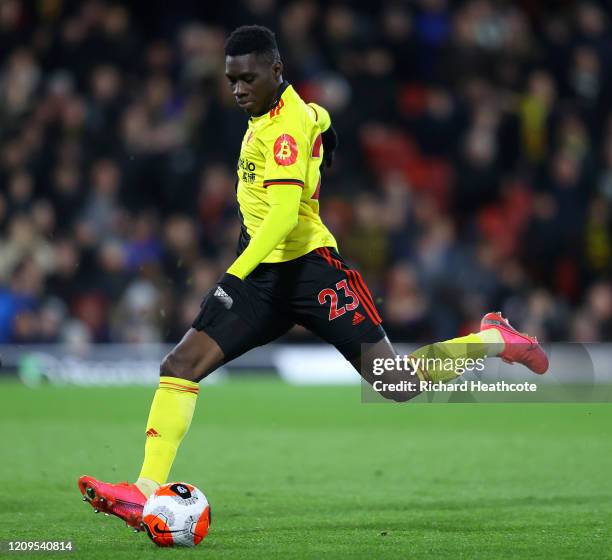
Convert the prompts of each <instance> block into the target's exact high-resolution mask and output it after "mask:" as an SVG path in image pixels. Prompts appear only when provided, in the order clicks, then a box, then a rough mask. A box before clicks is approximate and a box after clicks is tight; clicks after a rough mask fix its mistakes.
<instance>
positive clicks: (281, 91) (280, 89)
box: [249, 80, 290, 122]
mask: <svg viewBox="0 0 612 560" xmlns="http://www.w3.org/2000/svg"><path fill="white" fill-rule="evenodd" d="M289 86H290V84H289V82H288V81H287V80H283V83H282V84H281V85H280V86H279V87H278V91H277V92H276V96H275V97H274V101H273V102H272V104H271V105H270V106H269V107H268V108H267V109H266V110H265V112H264V113H262V114H261V115H257V116H254V117H250V119H249V120H251V121H253V122H255V121H258V120H259V119H261V118H262V117H265V116H266V115H267V114H268V113H270V111H271V110H272V109H274V107H276V106H277V105H278V104H279V103H280V100H281V97H282V96H283V94H284V93H285V91H286V90H287V88H288V87H289Z"/></svg>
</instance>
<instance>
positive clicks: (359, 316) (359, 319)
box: [353, 311, 365, 325]
mask: <svg viewBox="0 0 612 560" xmlns="http://www.w3.org/2000/svg"><path fill="white" fill-rule="evenodd" d="M364 319H365V317H364V316H363V315H362V314H361V313H359V311H355V315H353V325H358V324H359V323H361V322H362V321H363V320H364Z"/></svg>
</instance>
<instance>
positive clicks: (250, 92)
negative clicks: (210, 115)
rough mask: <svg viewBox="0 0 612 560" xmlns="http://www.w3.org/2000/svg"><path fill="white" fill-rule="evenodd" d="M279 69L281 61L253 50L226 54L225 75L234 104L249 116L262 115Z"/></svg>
mask: <svg viewBox="0 0 612 560" xmlns="http://www.w3.org/2000/svg"><path fill="white" fill-rule="evenodd" d="M282 70H283V65H282V63H280V62H273V63H271V62H270V61H269V60H266V59H265V57H262V56H257V55H256V54H255V53H250V54H243V55H240V56H226V57H225V75H226V76H227V79H228V81H229V84H230V87H231V88H232V93H233V94H234V97H235V99H236V103H238V106H239V107H240V108H241V109H244V110H245V111H246V112H247V113H249V115H262V114H263V113H265V112H266V111H267V110H268V109H269V108H270V105H272V102H273V101H274V96H275V95H276V91H277V90H278V86H279V84H280V83H281V82H282V78H281V75H282Z"/></svg>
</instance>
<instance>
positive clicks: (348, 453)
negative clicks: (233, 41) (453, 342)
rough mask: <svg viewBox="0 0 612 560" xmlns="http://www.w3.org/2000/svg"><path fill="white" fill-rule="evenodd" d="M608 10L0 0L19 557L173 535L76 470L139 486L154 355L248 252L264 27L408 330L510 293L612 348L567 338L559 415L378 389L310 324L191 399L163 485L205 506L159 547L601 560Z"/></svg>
mask: <svg viewBox="0 0 612 560" xmlns="http://www.w3.org/2000/svg"><path fill="white" fill-rule="evenodd" d="M611 17H612V12H611V8H610V7H609V4H607V3H604V2H597V3H595V2H572V1H558V2H552V1H551V2H536V1H528V0H524V1H520V2H501V1H500V2H493V1H486V0H472V1H470V0H468V1H463V2H451V1H450V0H448V1H445V0H413V1H388V2H387V1H382V2H362V1H359V2H357V1H353V2H313V1H310V2H309V1H299V0H298V1H292V2H281V1H275V0H244V1H238V0H234V1H230V0H225V1H223V2H205V1H196V0H192V1H185V0H173V1H172V2H163V1H162V0H153V1H148V2H112V1H96V0H94V1H88V0H85V1H82V2H79V1H62V0H0V360H1V361H2V363H1V364H0V438H1V440H2V443H3V451H2V461H0V553H2V552H6V551H7V550H6V543H7V541H8V540H9V539H10V540H14V539H23V540H29V541H40V540H47V541H49V540H54V541H57V540H72V542H73V544H74V547H75V550H76V554H75V552H72V553H66V554H61V553H54V557H57V558H67V559H70V558H88V559H90V558H91V559H94V560H97V559H107V558H111V557H112V558H113V560H119V559H123V558H125V559H126V560H127V559H133V558H135V557H138V558H156V559H157V560H159V555H160V553H161V554H163V551H160V550H155V548H154V546H153V545H152V544H151V543H150V542H149V541H148V539H147V538H146V537H145V536H144V535H142V534H141V535H134V534H132V533H131V532H129V531H128V530H126V529H125V527H124V526H123V525H122V524H121V523H119V522H118V520H117V519H114V518H103V519H100V516H95V515H92V513H91V508H90V507H89V506H88V505H87V504H83V502H82V501H81V500H80V498H81V496H80V494H79V492H78V491H77V488H76V480H77V477H78V476H79V475H81V474H85V473H87V474H91V475H93V476H96V477H99V478H100V479H102V480H109V481H120V480H125V479H127V480H133V479H134V477H136V476H137V473H138V472H139V468H140V465H141V459H142V445H143V441H144V433H143V432H144V424H145V419H146V414H147V411H148V410H149V406H150V403H151V397H152V395H153V387H154V385H155V384H156V382H157V378H158V367H159V362H160V360H161V358H162V356H163V355H164V352H166V351H167V350H168V349H169V347H170V346H171V344H172V343H174V342H176V340H178V338H179V337H180V336H181V335H182V334H183V332H184V331H185V329H186V328H187V326H188V325H189V324H190V323H191V320H192V319H193V317H194V315H195V313H196V311H197V310H198V306H199V302H200V298H201V296H202V294H203V293H204V292H205V291H206V290H207V289H208V288H209V287H210V286H211V285H213V284H214V282H215V280H216V279H217V278H218V277H219V276H220V275H221V273H222V272H223V271H224V270H225V267H226V266H227V265H228V264H229V263H230V262H231V261H232V259H233V257H234V254H235V247H236V241H237V236H238V220H237V213H236V205H235V198H234V169H235V163H236V157H237V155H238V146H239V143H240V140H241V137H242V134H243V130H244V127H245V124H246V117H245V115H243V114H242V113H241V112H240V111H239V110H238V109H237V108H236V107H235V106H234V101H233V99H232V97H231V95H230V92H229V88H228V87H227V84H226V83H225V79H224V78H223V41H224V38H225V36H226V34H227V33H228V31H230V30H231V29H232V28H233V27H235V26H237V25H240V24H243V23H254V22H255V23H263V24H266V25H269V26H270V27H272V28H273V29H275V30H276V32H277V37H278V40H279V43H280V47H281V51H282V55H283V58H284V61H285V65H286V77H287V78H288V79H289V80H290V81H291V82H292V83H293V84H294V85H295V86H296V87H297V88H298V90H299V91H300V92H301V93H302V94H303V95H304V97H306V98H307V99H308V100H317V101H318V102H320V103H321V104H323V105H325V106H326V107H327V108H328V109H329V110H330V112H331V114H332V117H333V120H334V124H335V126H336V128H337V129H338V132H339V135H340V148H339V152H338V154H337V158H336V163H335V166H334V168H333V169H332V170H331V171H326V172H325V174H324V177H323V185H322V190H321V204H322V213H323V217H324V220H325V221H326V223H327V224H328V225H329V226H330V228H331V229H332V230H333V232H334V233H335V234H336V236H337V238H338V241H339V243H340V248H341V251H342V253H343V254H344V256H345V257H346V258H347V259H348V260H350V261H351V262H352V264H354V265H355V266H357V267H359V269H360V270H361V271H362V272H363V274H364V276H365V278H366V280H367V282H368V284H369V285H370V287H371V289H372V291H373V292H374V296H375V298H377V302H378V306H379V309H380V311H381V314H382V315H383V317H384V320H385V326H386V327H387V329H388V331H389V333H390V335H391V336H392V338H393V340H394V341H403V342H410V343H412V344H419V343H422V342H431V341H432V340H434V339H441V338H448V337H451V336H454V335H457V334H463V333H465V332H468V331H470V330H474V329H476V328H477V324H478V320H479V318H480V315H481V314H482V313H483V312H484V311H489V310H492V309H500V310H502V311H503V312H504V313H505V314H506V315H507V316H509V318H510V320H511V321H512V322H513V323H514V324H515V325H516V326H518V327H519V328H521V329H524V330H527V331H529V332H530V333H532V334H536V335H537V336H538V337H539V338H540V339H542V340H544V341H546V342H550V343H551V344H556V343H555V342H554V341H561V340H570V341H576V342H598V341H601V342H604V344H596V345H586V344H585V345H575V344H566V345H561V344H560V343H559V344H557V345H556V346H555V347H554V351H553V352H552V354H551V357H552V360H553V361H552V363H553V366H554V367H553V368H552V370H554V371H551V372H549V373H548V374H547V375H545V376H542V378H539V377H538V378H537V381H538V382H539V381H540V379H542V384H541V385H540V386H539V388H538V391H540V389H543V388H544V385H546V387H547V388H550V390H551V391H553V393H554V394H553V395H552V398H551V399H550V400H553V401H555V402H557V403H558V402H560V401H562V402H564V403H565V404H554V403H547V404H544V403H542V402H540V401H542V400H546V399H541V398H540V394H541V392H540V393H538V394H537V395H535V397H536V398H535V400H536V401H538V402H539V404H538V403H535V402H533V399H532V400H531V402H528V403H517V402H513V403H505V404H500V403H496V404H488V403H486V402H478V403H474V402H473V401H474V400H479V401H482V400H484V399H483V398H482V396H476V397H474V396H473V395H470V394H468V395H467V396H466V397H465V398H459V399H455V398H453V397H449V398H448V399H441V398H438V395H436V397H435V398H434V400H433V402H432V403H430V404H427V405H419V404H417V403H410V404H408V405H406V406H395V405H376V404H371V405H370V404H362V399H360V394H359V388H358V387H355V386H351V385H346V386H345V385H340V383H344V382H352V383H358V379H359V378H358V376H357V375H356V374H355V372H354V371H352V370H351V368H350V366H348V365H347V363H346V362H345V361H344V360H343V359H342V357H341V356H340V355H339V354H338V353H337V352H336V351H335V350H334V349H333V348H331V347H326V346H323V345H317V346H314V345H313V344H308V345H305V344H294V343H296V342H297V343H303V342H314V340H313V339H312V338H311V337H310V336H309V335H307V333H305V332H303V331H299V330H296V331H294V332H292V333H290V334H289V336H288V337H287V338H286V339H285V340H284V341H283V342H288V343H291V344H290V345H286V344H282V345H281V344H277V345H273V346H268V347H266V348H265V349H263V350H261V351H259V352H257V350H254V351H252V352H251V353H249V354H247V355H246V356H244V357H243V359H242V360H237V361H236V362H235V363H237V364H238V365H237V367H236V369H231V370H229V375H225V372H217V373H215V374H214V375H212V376H211V377H210V378H209V380H207V381H206V382H205V387H202V391H201V394H200V397H199V400H198V405H197V407H198V410H197V412H196V414H195V416H194V419H193V422H192V425H191V428H190V432H189V434H188V436H187V437H186V438H185V441H184V442H183V444H182V446H181V450H180V453H179V455H178V457H177V460H176V463H175V465H174V468H173V472H172V476H173V478H177V479H178V478H180V479H182V480H185V481H189V482H192V483H194V484H196V485H197V486H199V487H201V488H202V489H203V490H204V491H205V493H206V495H207V496H208V498H209V500H210V502H211V504H212V507H213V511H214V514H213V525H212V530H211V533H210V535H209V536H208V537H207V538H206V540H205V541H204V544H203V545H202V547H200V548H199V549H196V550H183V551H169V552H174V553H175V554H179V555H181V556H187V555H189V554H190V553H194V554H197V555H201V554H205V555H206V556H207V557H208V558H231V559H232V560H235V559H237V558H240V559H246V558H249V559H257V560H259V559H261V558H275V557H278V558H299V559H303V558H313V559H314V558H316V559H319V558H350V559H351V560H354V559H356V558H364V559H370V558H381V559H383V558H394V559H395V558H408V557H409V558H415V559H416V558H427V559H430V558H436V559H438V558H440V559H442V558H448V559H449V560H450V559H452V560H456V559H457V558H486V559H487V560H489V559H491V558H530V559H549V558H568V559H570V558H571V559H575V558H607V557H609V556H610V543H611V542H612V535H611V532H610V531H611V529H610V528H611V527H612V490H611V486H610V480H609V473H610V472H612V453H611V448H610V441H611V438H612V422H611V421H610V420H611V409H610V405H609V402H611V401H612V370H611V369H610V363H612V360H611V359H610V355H611V352H612V345H610V344H609V342H610V339H611V334H612V333H611V329H612V289H611V287H610V284H609V280H610V276H609V274H610V259H611V251H612V238H611V235H612V232H611V230H610V201H611V200H612V121H611V120H610V115H611V110H612V107H611V104H612V101H611V99H612V98H611V96H610V93H611V89H610V86H611V84H612V82H611V79H612V76H611V75H610V68H612V65H611V64H610V63H611V57H612V33H611V29H610V25H611V21H612V20H611ZM90 342H91V343H100V344H90ZM58 343H59V344H58ZM546 348H547V350H549V348H550V345H549V346H547V347H546ZM343 367H344V368H345V369H344V370H343V369H342V368H343ZM255 369H257V370H258V373H260V375H251V374H252V373H253V372H254V370H255ZM241 370H242V371H243V372H244V373H245V374H244V375H239V374H238V373H241ZM489 370H490V371H489ZM271 371H274V372H275V373H277V374H278V375H274V376H269V375H265V372H268V373H269V372H271ZM16 372H18V373H19V374H20V379H19V380H18V379H16V378H15V377H14V376H13V375H4V374H14V373H16ZM487 373H488V374H489V373H490V375H491V376H492V378H493V379H492V380H496V379H504V380H506V379H509V380H517V379H519V378H520V377H521V376H523V375H529V377H525V379H529V380H530V381H535V380H536V378H535V376H533V375H530V374H529V372H527V370H525V368H521V367H514V368H512V367H510V366H506V365H504V364H500V361H499V360H490V361H489V362H488V364H487ZM44 375H46V379H48V380H50V381H51V383H41V380H43V379H45V377H44ZM330 382H331V383H332V385H330V384H329V383H330ZM576 382H578V383H582V384H583V385H586V387H582V388H580V387H574V385H573V384H574V383H576ZM305 383H311V384H313V385H312V386H305V385H304V384H305ZM325 383H327V385H326V386H323V385H324V384H325ZM138 384H140V385H143V384H144V385H147V386H144V387H143V386H137V385H138ZM105 385H115V386H111V387H108V386H105ZM116 385H121V387H118V386H116ZM130 385H131V386H130ZM296 385H298V386H296ZM362 397H363V395H362ZM423 397H426V398H429V397H430V395H429V394H425V395H423ZM493 397H494V398H493V400H495V398H496V397H495V395H493ZM510 397H511V395H508V394H505V395H504V394H502V395H501V396H500V397H499V399H502V400H504V401H509V400H512V399H511V398H510ZM364 400H365V399H364ZM444 400H452V401H453V404H438V403H442V402H444ZM457 400H459V401H464V402H463V404H462V403H459V402H456V401H457ZM465 401H469V403H468V402H465ZM568 401H569V402H571V403H572V404H569V403H568ZM594 401H606V402H605V403H604V404H597V403H596V402H594ZM35 556H36V557H38V556H39V555H38V554H36V555H35ZM35 556H34V555H31V557H35ZM23 557H30V556H29V555H27V554H23Z"/></svg>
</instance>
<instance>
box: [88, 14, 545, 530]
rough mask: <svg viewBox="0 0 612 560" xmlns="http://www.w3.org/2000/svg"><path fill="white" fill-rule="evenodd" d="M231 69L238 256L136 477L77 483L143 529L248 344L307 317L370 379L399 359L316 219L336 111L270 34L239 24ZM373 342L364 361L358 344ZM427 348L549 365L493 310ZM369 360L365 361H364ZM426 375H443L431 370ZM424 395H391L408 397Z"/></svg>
mask: <svg viewBox="0 0 612 560" xmlns="http://www.w3.org/2000/svg"><path fill="white" fill-rule="evenodd" d="M225 54H226V61H225V74H226V76H227V80H228V82H229V86H230V87H231V89H232V93H233V94H234V97H235V98H236V102H237V104H238V105H239V106H240V107H241V108H242V109H243V110H244V111H246V112H247V113H248V114H249V115H250V118H249V122H248V127H247V130H246V132H245V135H244V139H243V141H242V146H241V148H240V157H239V160H238V165H237V175H238V181H237V188H236V195H237V199H238V205H239V207H240V216H241V219H242V230H241V233H240V239H239V244H238V253H239V256H238V258H237V259H236V260H235V261H234V263H233V264H232V265H231V266H230V267H229V269H228V270H227V272H226V273H225V274H224V275H223V276H222V277H221V279H220V280H219V282H218V283H217V285H216V286H215V287H214V288H213V289H212V290H210V292H209V293H208V294H207V295H206V296H205V297H204V300H203V302H202V306H201V310H200V312H199V314H198V316H197V317H196V318H195V320H194V322H193V325H192V328H190V329H189V331H188V332H187V333H186V334H185V336H184V337H183V339H182V340H181V341H180V342H179V343H178V345H177V346H176V347H175V348H174V349H173V350H172V351H171V352H170V353H169V354H168V356H166V357H165V358H164V360H163V362H162V364H161V368H160V381H159V387H158V388H157V391H156V393H155V396H154V398H153V403H152V405H151V410H150V413H149V418H148V421H147V425H146V444H145V451H144V462H143V465H142V470H141V472H140V475H139V477H138V479H137V480H136V482H135V483H133V484H130V483H127V482H123V483H119V484H111V483H106V482H102V481H99V480H96V479H95V478H93V477H90V476H82V477H81V478H80V479H79V481H78V486H79V489H80V491H81V493H82V494H83V499H84V500H86V501H88V502H89V503H90V504H91V505H92V506H93V507H94V511H104V512H106V513H110V514H113V515H116V516H118V517H120V518H122V519H123V520H125V521H126V522H127V524H128V525H130V526H132V527H134V528H136V529H137V530H138V529H139V528H140V524H141V521H142V509H143V505H144V503H145V501H146V499H147V497H148V496H149V495H150V494H151V493H153V492H154V491H155V489H156V488H157V487H158V486H159V485H161V484H163V483H165V482H166V481H167V479H168V474H169V472H170V468H171V467H172V463H173V461H174V458H175V455H176V452H177V449H178V447H179V444H180V443H181V440H182V439H183V436H184V435H185V433H186V432H187V430H188V429H189V425H190V423H191V419H192V416H193V412H194V408H195V404H196V400H197V397H198V390H199V388H198V382H199V381H201V380H202V379H203V378H204V377H206V376H207V375H209V374H210V373H212V372H213V371H215V370H216V369H217V368H218V367H219V366H220V365H222V364H224V363H227V362H230V361H231V360H232V359H234V358H236V357H237V356H240V355H241V354H243V353H244V352H246V351H247V350H249V349H251V348H253V347H255V346H260V345H263V344H266V343H268V342H270V341H272V340H275V339H276V338H278V337H279V336H281V335H282V334H283V333H285V332H287V331H288V330H289V329H290V328H291V327H292V326H293V325H295V324H299V325H303V326H304V327H306V328H307V329H309V330H311V331H312V332H314V333H315V334H317V335H318V336H320V337H321V338H323V339H324V340H325V341H327V342H329V343H330V344H333V345H334V346H335V347H336V348H337V349H338V350H339V351H340V352H341V353H342V354H343V355H344V357H345V358H346V359H347V360H349V361H350V362H351V363H352V364H353V366H354V367H355V368H356V369H357V371H358V372H360V373H361V374H362V375H363V376H364V378H365V379H366V380H368V381H369V382H372V380H373V376H372V375H371V373H369V369H368V368H367V367H366V368H364V371H362V365H363V364H362V361H364V360H365V362H367V360H370V359H371V358H372V356H379V357H384V358H388V357H395V355H396V354H395V351H394V350H393V347H392V346H391V344H390V342H389V340H388V339H387V337H386V335H385V331H384V330H383V327H382V326H381V318H380V316H379V314H378V311H377V310H376V306H375V305H374V302H373V300H372V297H371V295H370V292H369V290H368V288H367V286H366V284H365V282H364V281H363V278H362V277H361V275H360V274H359V272H357V271H356V270H354V269H351V268H350V267H349V266H348V265H347V264H346V263H345V261H344V260H343V258H342V256H341V255H340V253H339V252H338V248H337V245H336V240H335V239H334V237H333V235H332V234H331V233H330V232H329V230H328V229H327V228H326V227H325V225H324V224H323V222H322V221H321V218H320V217H319V194H320V189H321V174H320V171H321V168H322V167H324V166H329V165H331V163H332V160H333V155H334V149H335V148H336V144H337V138H336V133H335V131H334V128H333V127H332V124H331V121H330V116H329V113H328V112H327V111H326V110H325V109H324V108H323V107H320V106H319V105H316V104H315V103H306V102H305V101H303V100H302V98H301V97H300V96H299V95H298V94H297V92H296V91H295V89H294V88H293V87H292V86H291V85H290V84H289V83H288V82H287V81H285V79H284V78H283V64H282V62H281V58H280V55H279V52H278V48H277V45H276V40H275V38H274V34H273V33H272V32H271V31H270V30H269V29H267V28H264V27H260V26H244V27H240V28H238V29H236V30H235V31H234V32H233V33H232V34H231V35H230V37H229V38H228V40H227V42H226V45H225ZM366 344H370V345H372V346H371V347H368V348H370V349H369V350H368V356H367V359H366V358H364V356H362V345H366ZM419 352H420V354H421V355H424V356H428V357H436V356H441V357H445V358H447V357H461V356H464V357H467V356H469V357H472V358H475V357H482V356H485V355H489V356H494V355H498V356H500V357H501V358H502V359H504V360H506V361H509V362H518V363H521V364H524V365H526V366H527V367H529V368H530V369H532V370H533V371H535V372H537V373H543V372H544V371H545V370H546V369H547V367H548V360H547V357H546V355H545V354H544V352H543V350H542V349H541V347H540V346H539V345H538V343H537V341H536V340H535V339H534V338H531V337H529V336H527V335H522V334H520V333H518V332H517V331H516V330H515V329H513V328H512V327H511V326H510V324H509V323H508V322H507V321H506V320H505V319H503V318H502V317H501V315H499V314H495V313H489V314H487V315H486V316H485V317H484V318H483V321H482V324H481V331H480V332H479V333H475V334H471V335H468V336H465V337H462V338H458V339H454V340H451V341H446V342H442V343H437V344H432V345H429V346H427V347H424V348H422V349H421V350H420V351H417V354H418V353H419ZM365 362H364V363H365ZM416 374H417V375H418V377H419V379H422V380H423V379H426V380H432V381H446V380H449V379H452V378H454V377H456V374H454V373H450V374H449V372H447V371H435V369H431V370H427V371H418V372H416ZM415 394H418V391H415V392H413V393H412V394H406V393H400V394H398V393H394V392H389V393H388V394H384V396H385V397H387V398H391V399H393V400H398V401H401V400H407V399H408V398H411V397H413V396H414V395H415Z"/></svg>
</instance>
